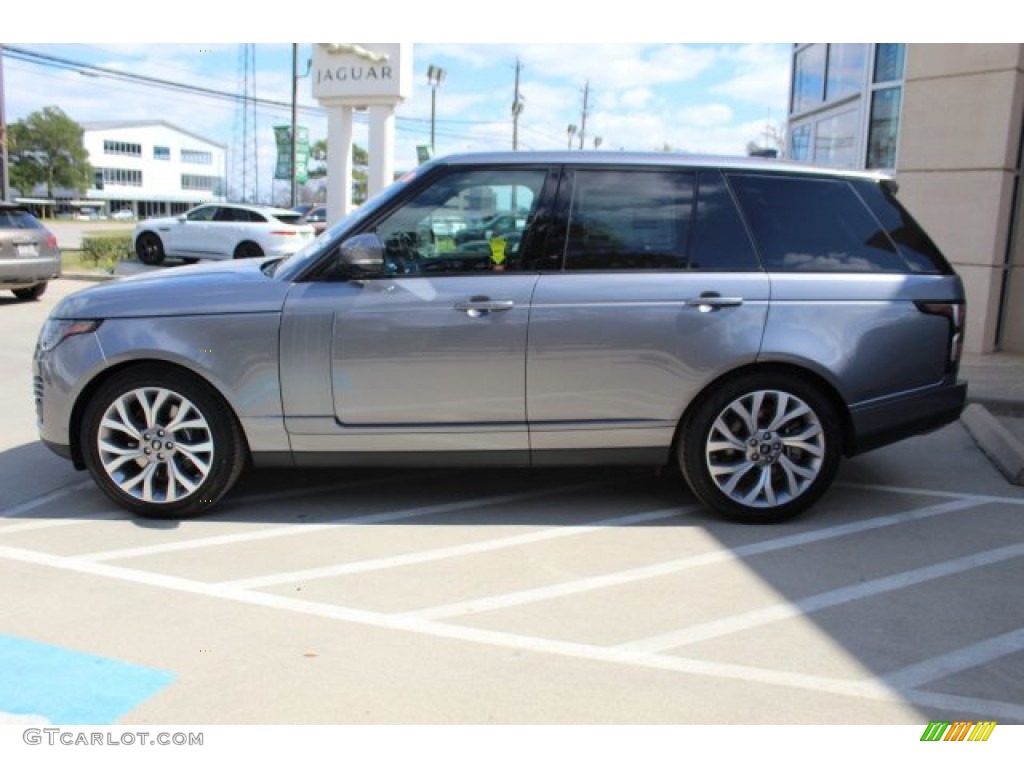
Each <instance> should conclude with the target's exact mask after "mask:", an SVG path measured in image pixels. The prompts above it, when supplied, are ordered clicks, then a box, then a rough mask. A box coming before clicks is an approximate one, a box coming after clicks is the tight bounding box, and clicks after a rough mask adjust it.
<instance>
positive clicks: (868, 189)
mask: <svg viewBox="0 0 1024 768" xmlns="http://www.w3.org/2000/svg"><path fill="white" fill-rule="evenodd" d="M852 184H853V186H854V188H855V189H856V190H857V192H858V193H859V194H860V196H861V198H862V199H863V200H864V202H865V203H867V206H868V208H870V209H871V212H872V213H873V214H875V217H876V218H877V219H878V220H879V221H880V222H881V224H882V226H883V227H885V231H886V232H887V233H888V235H889V237H890V238H891V239H892V241H893V242H894V243H896V247H897V248H899V251H900V254H901V255H902V256H903V258H904V259H906V260H907V263H908V264H909V265H910V268H911V269H912V270H913V271H915V272H930V273H934V274H949V273H950V272H952V268H951V267H950V266H949V262H948V261H946V259H945V257H944V256H943V255H942V252H941V251H939V249H938V247H937V246H936V245H935V243H933V242H932V240H931V238H930V237H928V235H927V234H925V231H924V230H923V229H921V226H920V225H919V224H918V223H917V222H916V221H914V218H913V217H912V216H911V215H910V214H909V213H907V210H906V209H905V208H904V207H903V206H902V205H900V202H899V201H898V200H897V199H896V196H895V195H894V194H893V193H892V191H891V190H889V189H888V188H887V187H885V186H884V185H882V184H879V183H877V182H873V181H866V180H865V181H855V182H852Z"/></svg>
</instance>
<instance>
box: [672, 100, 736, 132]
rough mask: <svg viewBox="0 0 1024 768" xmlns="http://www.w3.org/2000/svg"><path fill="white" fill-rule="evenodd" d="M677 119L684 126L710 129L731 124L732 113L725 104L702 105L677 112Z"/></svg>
mask: <svg viewBox="0 0 1024 768" xmlns="http://www.w3.org/2000/svg"><path fill="white" fill-rule="evenodd" d="M679 119H680V121H681V122H682V123H684V124H686V125H692V126H694V127H698V128H711V127H716V126H722V125H728V124H729V123H731V122H732V120H733V111H732V109H731V108H730V107H729V106H727V105H725V104H704V105H701V106H697V107H686V108H685V109H683V110H681V111H680V112H679Z"/></svg>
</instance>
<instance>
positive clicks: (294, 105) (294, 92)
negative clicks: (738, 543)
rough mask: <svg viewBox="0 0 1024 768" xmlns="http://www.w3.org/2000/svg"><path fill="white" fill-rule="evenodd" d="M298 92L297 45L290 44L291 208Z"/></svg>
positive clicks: (294, 195)
mask: <svg viewBox="0 0 1024 768" xmlns="http://www.w3.org/2000/svg"><path fill="white" fill-rule="evenodd" d="M298 91H299V44H298V43H292V134H291V138H292V165H291V167H292V172H291V206H290V207H292V208H294V207H295V204H296V203H297V202H298V200H297V199H296V194H295V193H296V189H295V176H296V173H295V155H296V152H295V122H296V114H295V113H296V111H297V110H298V104H297V101H298Z"/></svg>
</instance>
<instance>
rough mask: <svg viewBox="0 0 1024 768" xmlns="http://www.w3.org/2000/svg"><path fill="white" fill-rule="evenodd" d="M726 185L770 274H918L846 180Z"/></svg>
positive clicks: (753, 180)
mask: <svg viewBox="0 0 1024 768" xmlns="http://www.w3.org/2000/svg"><path fill="white" fill-rule="evenodd" d="M729 181H730V183H731V184H732V186H733V189H734V190H735V192H736V196H737V198H738V199H739V203H740V207H741V208H742V209H743V212H744V214H745V215H746V218H747V222H748V223H749V225H750V228H751V231H752V232H753V235H754V239H755V241H756V242H757V245H758V247H759V248H760V251H761V257H762V260H763V261H764V264H765V267H766V268H767V269H768V270H770V271H776V272H911V271H917V270H914V269H912V268H911V267H910V266H909V265H908V263H907V262H906V260H904V258H903V257H902V255H901V254H900V253H899V252H898V250H897V249H896V245H895V244H894V243H893V241H892V240H891V239H890V237H889V235H888V234H887V233H886V231H885V229H883V228H882V226H881V225H880V224H879V222H878V220H877V219H876V218H875V216H874V215H872V213H871V211H869V210H868V209H867V207H866V206H865V204H864V202H863V201H862V200H861V198H860V196H859V195H858V194H857V193H856V192H855V191H854V189H853V187H852V186H851V185H850V183H849V182H848V181H846V180H845V179H821V178H805V177H792V176H774V175H773V176H758V175H743V174H730V175H729Z"/></svg>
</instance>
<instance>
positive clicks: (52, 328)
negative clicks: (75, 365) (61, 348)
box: [38, 320, 103, 352]
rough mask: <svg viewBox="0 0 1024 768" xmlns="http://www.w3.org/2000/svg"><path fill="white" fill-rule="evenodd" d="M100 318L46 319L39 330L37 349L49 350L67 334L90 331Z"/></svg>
mask: <svg viewBox="0 0 1024 768" xmlns="http://www.w3.org/2000/svg"><path fill="white" fill-rule="evenodd" d="M101 322H103V321H102V320H47V321H46V322H45V323H44V324H43V329H42V330H41V331H40V332H39V343H38V347H39V351H40V352H49V351H50V350H51V349H53V348H54V347H56V346H57V345H58V344H60V343H61V342H62V341H64V339H66V338H68V337H69V336H77V335H78V334H80V333H92V332H93V331H95V330H96V329H97V328H99V327H100V323H101Z"/></svg>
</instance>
